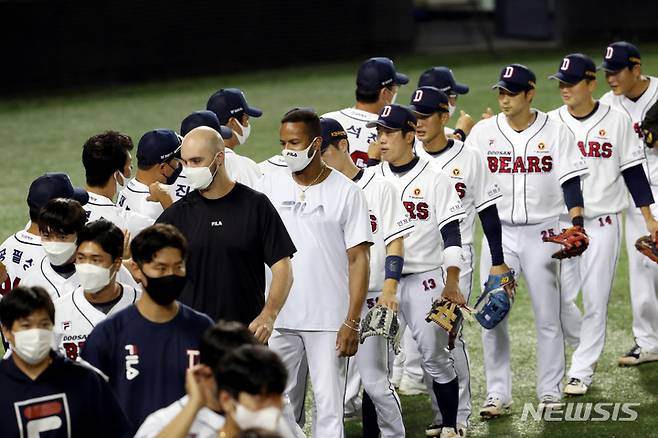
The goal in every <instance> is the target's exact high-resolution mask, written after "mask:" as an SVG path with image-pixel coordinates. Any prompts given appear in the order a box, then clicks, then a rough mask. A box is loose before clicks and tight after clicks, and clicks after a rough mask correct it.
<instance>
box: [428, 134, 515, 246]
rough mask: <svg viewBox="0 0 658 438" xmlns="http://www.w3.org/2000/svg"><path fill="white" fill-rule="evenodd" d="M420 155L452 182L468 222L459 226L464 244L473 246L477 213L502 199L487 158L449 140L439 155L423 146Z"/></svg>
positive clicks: (457, 141) (462, 144)
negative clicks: (488, 169)
mask: <svg viewBox="0 0 658 438" xmlns="http://www.w3.org/2000/svg"><path fill="white" fill-rule="evenodd" d="M416 154H417V155H418V156H419V157H423V158H426V159H428V160H430V161H432V163H433V164H434V165H435V166H437V167H438V168H439V169H441V171H443V172H444V173H445V174H446V175H448V177H449V178H450V180H451V181H452V184H453V187H454V188H455V190H456V191H457V195H458V196H459V199H460V200H461V202H462V206H463V207H464V210H465V211H466V218H465V219H464V220H463V221H460V223H459V230H460V232H461V235H462V244H464V245H466V244H472V243H473V233H474V232H475V215H476V213H478V212H480V211H482V210H484V209H485V208H487V207H489V206H490V205H493V204H495V203H496V201H497V200H498V199H500V198H501V196H502V194H501V193H500V188H499V187H498V185H497V184H496V183H495V182H494V181H493V177H492V176H491V174H490V173H489V172H487V168H486V165H485V161H484V157H483V156H482V154H481V153H480V151H478V150H477V149H473V148H471V147H467V146H466V145H465V144H464V143H463V142H461V141H459V140H453V139H450V140H448V146H447V147H446V148H445V149H443V150H442V151H441V152H439V153H438V154H430V153H428V152H427V151H426V150H425V148H424V147H423V144H422V143H420V144H419V145H417V146H416Z"/></svg>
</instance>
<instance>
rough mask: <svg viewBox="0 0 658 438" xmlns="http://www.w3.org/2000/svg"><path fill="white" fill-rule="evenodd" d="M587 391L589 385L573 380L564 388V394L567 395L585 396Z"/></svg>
mask: <svg viewBox="0 0 658 438" xmlns="http://www.w3.org/2000/svg"><path fill="white" fill-rule="evenodd" d="M587 389H588V387H587V385H586V384H585V383H584V382H583V381H582V380H580V379H575V378H571V379H570V380H569V383H567V386H565V387H564V393H565V394H566V395H585V394H586V393H587Z"/></svg>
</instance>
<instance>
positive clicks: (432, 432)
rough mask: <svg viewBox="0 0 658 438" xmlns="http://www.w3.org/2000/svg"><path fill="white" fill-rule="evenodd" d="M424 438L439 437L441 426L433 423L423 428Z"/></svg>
mask: <svg viewBox="0 0 658 438" xmlns="http://www.w3.org/2000/svg"><path fill="white" fill-rule="evenodd" d="M425 436H427V437H436V436H441V425H439V424H434V423H433V424H430V425H429V426H427V427H426V428H425Z"/></svg>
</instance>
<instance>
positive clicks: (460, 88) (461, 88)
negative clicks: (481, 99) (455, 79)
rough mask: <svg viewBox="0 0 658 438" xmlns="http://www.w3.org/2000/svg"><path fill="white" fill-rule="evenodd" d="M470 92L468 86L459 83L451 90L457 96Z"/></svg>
mask: <svg viewBox="0 0 658 438" xmlns="http://www.w3.org/2000/svg"><path fill="white" fill-rule="evenodd" d="M469 90H470V88H468V85H465V84H458V83H455V86H454V87H452V89H451V91H454V92H455V93H457V94H467V93H468V91H469Z"/></svg>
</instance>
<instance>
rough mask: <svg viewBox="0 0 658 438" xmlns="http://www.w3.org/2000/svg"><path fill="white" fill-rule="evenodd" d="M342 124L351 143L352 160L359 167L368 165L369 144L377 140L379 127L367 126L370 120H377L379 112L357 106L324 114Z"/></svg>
mask: <svg viewBox="0 0 658 438" xmlns="http://www.w3.org/2000/svg"><path fill="white" fill-rule="evenodd" d="M322 117H328V118H330V119H334V120H336V121H337V122H338V123H340V124H341V126H342V127H343V129H345V132H347V138H348V140H349V143H350V156H351V157H352V161H354V163H355V164H356V165H357V166H359V167H366V166H367V165H368V145H369V144H370V143H372V142H374V141H377V128H374V127H373V128H366V124H367V123H368V122H372V121H373V120H377V118H378V117H379V115H378V114H374V113H369V112H367V111H362V110H358V109H356V108H345V109H342V110H340V111H333V112H330V113H326V114H323V115H322Z"/></svg>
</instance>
